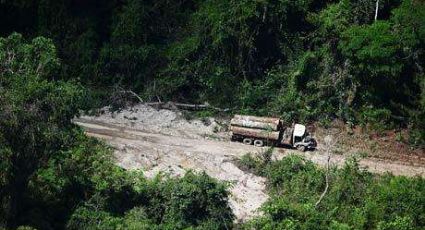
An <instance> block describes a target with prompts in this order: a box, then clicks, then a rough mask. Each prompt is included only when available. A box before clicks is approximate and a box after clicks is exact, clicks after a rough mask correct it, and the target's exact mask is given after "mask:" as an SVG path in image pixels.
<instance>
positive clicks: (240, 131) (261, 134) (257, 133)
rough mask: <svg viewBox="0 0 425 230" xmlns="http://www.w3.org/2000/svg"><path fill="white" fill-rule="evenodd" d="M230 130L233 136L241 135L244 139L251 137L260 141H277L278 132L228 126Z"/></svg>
mask: <svg viewBox="0 0 425 230" xmlns="http://www.w3.org/2000/svg"><path fill="white" fill-rule="evenodd" d="M230 130H231V131H232V133H233V135H235V134H236V135H241V136H245V137H253V138H260V139H269V140H278V139H279V133H280V132H278V131H267V130H261V129H252V128H244V127H239V126H233V125H232V126H230Z"/></svg>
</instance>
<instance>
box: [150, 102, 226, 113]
mask: <svg viewBox="0 0 425 230" xmlns="http://www.w3.org/2000/svg"><path fill="white" fill-rule="evenodd" d="M144 104H145V105H149V106H155V107H159V108H164V109H176V108H178V109H186V110H200V109H213V110H216V111H219V112H227V111H229V110H230V109H221V108H218V107H214V106H212V105H210V104H187V103H177V102H171V101H169V102H148V103H144Z"/></svg>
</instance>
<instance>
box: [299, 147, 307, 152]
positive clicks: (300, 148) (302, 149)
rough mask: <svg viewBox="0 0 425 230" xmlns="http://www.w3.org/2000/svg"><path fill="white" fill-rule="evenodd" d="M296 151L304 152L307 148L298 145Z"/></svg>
mask: <svg viewBox="0 0 425 230" xmlns="http://www.w3.org/2000/svg"><path fill="white" fill-rule="evenodd" d="M297 149H298V150H299V151H301V152H305V150H307V148H306V147H305V146H304V145H298V146H297Z"/></svg>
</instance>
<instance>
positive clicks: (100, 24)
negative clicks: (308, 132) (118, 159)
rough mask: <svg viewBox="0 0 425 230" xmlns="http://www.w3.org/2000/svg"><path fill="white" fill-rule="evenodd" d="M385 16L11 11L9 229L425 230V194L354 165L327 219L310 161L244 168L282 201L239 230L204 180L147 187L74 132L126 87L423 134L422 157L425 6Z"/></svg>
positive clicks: (14, 4) (211, 1) (137, 3)
mask: <svg viewBox="0 0 425 230" xmlns="http://www.w3.org/2000/svg"><path fill="white" fill-rule="evenodd" d="M378 3H379V4H377V1H375V0H373V1H372V0H358V1H354V0H340V1H337V0H335V1H332V0H322V1H313V0H301V1H290V0H228V1H222V0H179V1H177V0H176V1H173V0H156V1H152V0H105V1H95V0H38V1H32V0H18V1H12V0H0V229H1V228H2V227H3V228H7V229H15V228H17V227H19V226H21V228H22V229H30V228H37V229H64V228H67V229H186V228H189V229H230V228H232V227H238V228H246V229H251V228H264V229H381V230H384V229H423V228H424V227H425V216H424V215H425V214H424V213H425V207H424V204H425V200H424V197H425V194H424V191H425V189H424V188H425V182H424V179H422V178H410V179H409V178H405V177H395V176H391V175H385V176H376V175H372V174H369V173H367V172H364V171H362V170H361V169H359V167H358V165H357V164H356V161H353V162H348V163H347V165H346V166H345V167H344V168H343V169H340V170H337V169H333V171H332V175H331V176H332V178H333V180H334V182H333V184H332V187H331V188H330V190H329V191H330V192H329V195H328V196H326V197H325V199H324V200H323V201H322V202H321V203H320V204H319V205H317V206H315V202H316V201H317V199H318V197H319V196H320V193H321V191H322V190H323V187H324V171H323V169H320V168H317V167H316V166H314V165H313V164H312V163H311V162H308V161H305V160H303V159H299V158H297V157H290V158H287V159H284V160H282V161H277V162H263V161H262V160H261V159H260V160H259V159H256V158H251V157H246V158H244V159H243V162H242V165H243V167H245V168H247V169H249V170H252V171H253V172H254V173H256V174H258V175H262V176H265V177H266V178H267V179H268V183H269V192H270V194H271V199H270V201H269V202H268V203H267V204H266V205H265V206H264V216H263V217H258V218H257V219H255V220H252V221H250V222H248V223H245V224H242V225H235V224H233V220H234V216H233V214H232V212H231V209H230V206H229V203H228V196H229V193H228V185H227V184H225V183H223V182H219V181H216V180H215V179H212V178H210V177H209V176H208V175H206V174H203V173H193V172H188V173H187V174H186V175H185V176H184V177H182V178H168V177H167V176H166V175H164V176H158V177H157V178H156V179H153V180H148V179H145V178H144V177H143V172H137V171H136V172H129V171H125V170H124V169H121V168H119V167H118V166H115V165H114V163H113V159H112V154H111V150H110V149H109V148H108V147H107V146H105V145H104V144H102V143H100V142H98V141H96V140H94V139H92V138H89V137H86V136H85V135H84V133H83V131H82V130H81V129H80V128H78V127H76V126H75V125H74V124H72V122H71V119H72V118H73V117H74V116H76V115H78V114H79V113H80V111H81V110H88V109H91V108H93V107H98V106H102V105H106V104H109V103H110V100H109V99H110V98H111V96H112V94H115V93H118V92H115V89H117V88H122V89H126V90H127V89H128V90H132V91H134V92H136V93H138V94H139V95H141V97H142V98H143V99H144V100H146V101H156V100H158V99H160V100H162V101H167V100H171V101H179V102H191V103H204V102H208V103H210V104H212V105H216V106H219V107H222V108H230V109H231V110H232V111H234V112H240V113H247V114H258V115H275V116H279V117H282V118H283V119H285V120H288V121H310V122H322V123H323V124H326V123H327V122H329V121H331V120H333V119H340V120H343V121H345V122H348V123H350V124H355V125H370V126H371V127H373V128H375V129H392V128H400V127H401V128H408V129H409V131H410V137H409V142H410V144H411V145H412V147H416V148H421V147H422V148H423V147H424V146H425V73H424V67H425V53H424V47H425V46H424V44H425V3H424V2H423V1H421V0H394V1H389V0H381V1H379V2H378ZM376 6H378V7H377V8H376ZM376 12H377V14H376ZM375 15H376V16H377V17H376V18H375ZM241 167H242V166H241ZM22 226H28V227H22Z"/></svg>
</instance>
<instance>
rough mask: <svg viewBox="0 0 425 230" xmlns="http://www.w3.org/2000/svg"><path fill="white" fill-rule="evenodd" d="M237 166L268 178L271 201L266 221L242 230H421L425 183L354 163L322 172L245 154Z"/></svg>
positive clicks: (295, 160) (300, 162)
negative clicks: (380, 174)
mask: <svg viewBox="0 0 425 230" xmlns="http://www.w3.org/2000/svg"><path fill="white" fill-rule="evenodd" d="M238 164H239V166H240V167H241V169H243V170H249V171H250V172H253V173H255V174H256V175H260V176H264V177H266V178H267V186H268V190H269V194H270V196H271V197H270V198H269V201H268V202H267V203H266V204H265V205H264V206H263V207H262V211H263V212H264V216H262V217H258V218H256V219H254V220H252V221H250V222H248V223H246V224H244V225H243V226H242V228H243V229H270V230H271V229H335V230H337V229H338V230H346V229H347V230H348V229H378V230H402V229H403V230H407V229H412V230H413V229H423V228H424V226H425V214H424V213H425V189H424V188H425V180H424V179H423V178H421V177H416V178H407V177H402V176H393V175H390V174H386V175H382V176H378V175H374V174H371V173H369V172H367V171H366V170H364V169H361V168H360V167H359V164H358V161H357V160H355V159H350V160H347V162H346V163H345V166H344V167H343V168H341V169H337V168H331V170H330V171H329V172H328V173H329V180H328V181H329V188H328V190H327V193H325V195H324V197H323V199H322V200H321V201H320V202H319V203H317V202H318V200H319V199H320V195H321V194H322V192H323V191H324V190H325V187H326V179H325V173H326V171H325V170H326V169H324V168H319V167H318V166H316V165H315V164H314V163H313V162H311V161H309V160H305V159H303V158H302V157H300V156H295V155H293V156H289V157H285V158H283V159H282V160H280V161H273V162H268V161H264V157H254V156H252V155H245V156H244V157H243V158H242V159H241V160H240V161H239V163H238Z"/></svg>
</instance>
